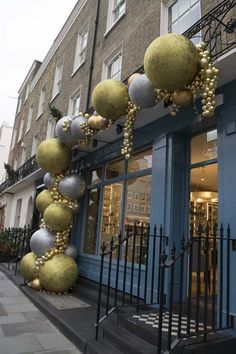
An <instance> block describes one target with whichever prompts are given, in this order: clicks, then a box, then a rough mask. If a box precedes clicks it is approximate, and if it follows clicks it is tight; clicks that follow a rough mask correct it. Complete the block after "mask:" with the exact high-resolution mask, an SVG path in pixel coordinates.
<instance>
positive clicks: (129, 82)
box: [127, 73, 141, 87]
mask: <svg viewBox="0 0 236 354" xmlns="http://www.w3.org/2000/svg"><path fill="white" fill-rule="evenodd" d="M140 75H141V74H139V73H134V74H132V75H130V77H129V78H128V82H127V85H128V87H129V86H130V84H131V82H132V81H133V80H134V79H137V78H138V77H139V76H140Z"/></svg>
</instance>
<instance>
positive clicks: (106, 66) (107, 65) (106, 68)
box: [102, 43, 123, 80]
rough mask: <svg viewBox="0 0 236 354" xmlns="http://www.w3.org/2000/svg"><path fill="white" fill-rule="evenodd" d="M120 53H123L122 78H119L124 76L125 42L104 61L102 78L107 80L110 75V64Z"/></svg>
mask: <svg viewBox="0 0 236 354" xmlns="http://www.w3.org/2000/svg"><path fill="white" fill-rule="evenodd" d="M119 55H121V63H120V78H119V79H118V78H117V80H120V79H121V77H122V59H123V43H121V44H120V45H119V46H118V47H117V48H116V49H115V50H114V51H113V52H112V53H111V54H110V55H109V56H108V57H107V58H106V59H105V60H104V62H103V67H102V80H106V79H108V78H110V77H109V70H110V66H111V65H112V63H113V62H114V59H116V58H117V57H118V56H119Z"/></svg>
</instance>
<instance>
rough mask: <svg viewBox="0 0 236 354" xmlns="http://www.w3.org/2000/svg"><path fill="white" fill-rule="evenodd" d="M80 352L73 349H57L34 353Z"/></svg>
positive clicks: (58, 353)
mask: <svg viewBox="0 0 236 354" xmlns="http://www.w3.org/2000/svg"><path fill="white" fill-rule="evenodd" d="M80 353H81V354H82V352H80V351H73V349H59V350H49V351H48V350H47V351H43V352H37V353H34V354H80Z"/></svg>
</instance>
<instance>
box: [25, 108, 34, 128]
mask: <svg viewBox="0 0 236 354" xmlns="http://www.w3.org/2000/svg"><path fill="white" fill-rule="evenodd" d="M33 114H34V106H33V105H31V106H30V108H29V113H28V120H27V126H26V131H25V134H26V133H28V131H29V130H30V128H31V123H32V118H33Z"/></svg>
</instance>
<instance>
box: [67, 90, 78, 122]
mask: <svg viewBox="0 0 236 354" xmlns="http://www.w3.org/2000/svg"><path fill="white" fill-rule="evenodd" d="M80 99H81V88H79V90H76V91H75V92H74V93H73V95H71V97H70V100H69V107H68V114H69V115H72V116H77V115H78V114H79V112H80Z"/></svg>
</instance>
